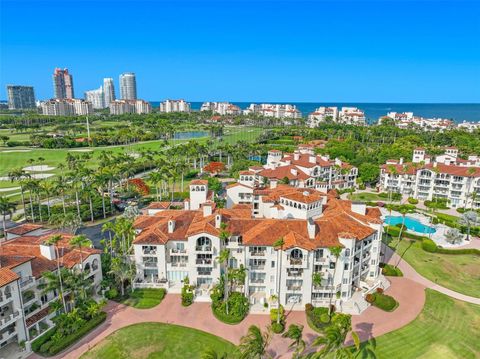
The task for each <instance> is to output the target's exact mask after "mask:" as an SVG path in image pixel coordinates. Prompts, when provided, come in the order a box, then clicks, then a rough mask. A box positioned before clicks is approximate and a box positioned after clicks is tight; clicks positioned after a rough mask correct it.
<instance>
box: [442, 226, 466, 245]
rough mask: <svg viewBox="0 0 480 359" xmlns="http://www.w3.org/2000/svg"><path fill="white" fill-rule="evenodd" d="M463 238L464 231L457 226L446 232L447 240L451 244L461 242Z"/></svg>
mask: <svg viewBox="0 0 480 359" xmlns="http://www.w3.org/2000/svg"><path fill="white" fill-rule="evenodd" d="M462 239H463V235H462V233H460V231H459V230H458V229H456V228H451V229H449V230H448V231H447V233H445V240H446V241H447V242H448V243H450V244H456V243H460V242H461V241H462Z"/></svg>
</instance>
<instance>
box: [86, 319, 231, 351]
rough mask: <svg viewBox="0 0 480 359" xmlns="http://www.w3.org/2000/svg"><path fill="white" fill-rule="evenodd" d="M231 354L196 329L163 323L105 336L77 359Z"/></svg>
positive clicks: (219, 340) (223, 343) (227, 347)
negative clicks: (207, 352) (212, 352)
mask: <svg viewBox="0 0 480 359" xmlns="http://www.w3.org/2000/svg"><path fill="white" fill-rule="evenodd" d="M208 348H211V349H213V350H214V351H215V352H217V353H227V354H232V353H233V352H234V351H235V346H234V345H233V344H232V343H230V342H228V341H226V340H224V339H222V338H219V337H216V336H214V335H212V334H209V333H205V332H203V331H200V330H196V329H192V328H187V327H182V326H178V325H171V324H163V323H142V324H135V325H131V326H128V327H125V328H122V329H120V330H118V331H116V332H115V333H113V334H111V335H109V336H108V337H107V338H105V339H104V340H103V341H102V342H100V343H99V344H97V345H96V346H95V347H94V348H92V349H91V350H90V351H88V352H87V353H85V354H84V355H83V356H82V357H81V358H83V359H89V358H92V359H93V358H102V359H110V358H111V359H123V358H125V359H130V358H133V359H135V358H200V357H201V355H202V353H204V352H205V350H206V349H208Z"/></svg>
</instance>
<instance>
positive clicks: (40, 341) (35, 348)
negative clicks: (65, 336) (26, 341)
mask: <svg viewBox="0 0 480 359" xmlns="http://www.w3.org/2000/svg"><path fill="white" fill-rule="evenodd" d="M55 331H56V329H55V328H52V329H50V330H48V331H47V332H45V333H44V334H43V335H42V336H41V337H39V338H37V339H35V340H34V341H33V342H32V350H33V351H34V352H39V351H40V348H41V347H42V345H43V344H45V343H46V342H48V341H49V340H50V338H51V337H52V336H53V335H54V334H55Z"/></svg>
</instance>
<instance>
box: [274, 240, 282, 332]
mask: <svg viewBox="0 0 480 359" xmlns="http://www.w3.org/2000/svg"><path fill="white" fill-rule="evenodd" d="M284 245H285V240H284V239H283V238H279V239H277V240H276V241H275V242H274V243H273V247H274V248H275V250H279V253H280V261H279V265H278V290H277V301H278V315H277V323H278V324H280V288H281V287H282V257H283V246H284Z"/></svg>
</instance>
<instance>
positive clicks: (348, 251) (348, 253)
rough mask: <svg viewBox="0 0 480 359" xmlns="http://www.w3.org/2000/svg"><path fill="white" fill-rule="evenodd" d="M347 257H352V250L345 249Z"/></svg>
mask: <svg viewBox="0 0 480 359" xmlns="http://www.w3.org/2000/svg"><path fill="white" fill-rule="evenodd" d="M345 256H346V257H350V248H347V249H345Z"/></svg>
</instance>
